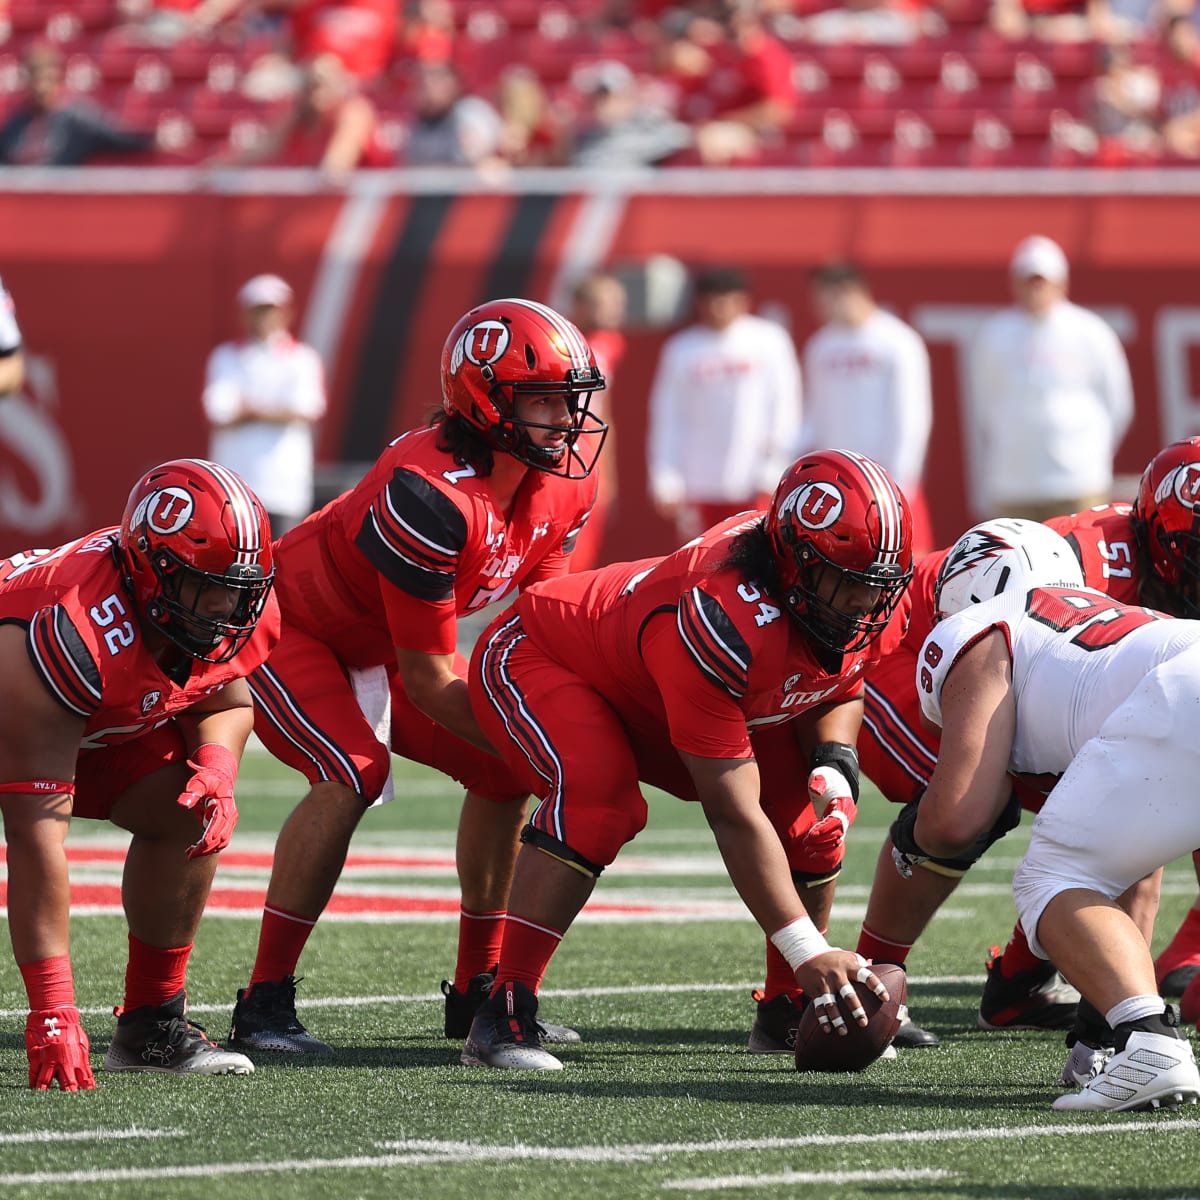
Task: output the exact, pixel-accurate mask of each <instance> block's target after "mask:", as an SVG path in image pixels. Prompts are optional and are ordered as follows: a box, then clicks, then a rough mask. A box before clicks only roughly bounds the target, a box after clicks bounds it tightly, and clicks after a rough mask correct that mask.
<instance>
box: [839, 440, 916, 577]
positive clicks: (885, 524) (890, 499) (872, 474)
mask: <svg viewBox="0 0 1200 1200" xmlns="http://www.w3.org/2000/svg"><path fill="white" fill-rule="evenodd" d="M837 453H839V454H841V455H842V456H843V457H844V458H846V459H848V460H849V461H850V462H851V463H853V464H854V465H855V466H857V467H858V469H859V470H860V471H861V472H862V474H863V477H864V478H865V479H866V481H867V486H868V487H869V488H870V489H871V496H872V498H873V499H874V501H875V508H876V512H877V513H878V514H879V555H878V561H879V562H880V563H883V564H889V565H890V564H892V563H896V562H899V560H900V552H901V551H902V550H903V549H904V508H903V505H902V503H901V499H900V494H899V492H898V490H897V488H896V485H895V483H894V482H893V481H892V477H891V476H890V475H889V474H888V473H887V472H886V471H885V470H884V469H883V468H882V467H881V466H880V465H879V464H878V463H877V462H875V460H874V459H871V458H866V457H865V456H864V455H862V454H857V453H856V452H855V451H853V450H839V451H838V452H837Z"/></svg>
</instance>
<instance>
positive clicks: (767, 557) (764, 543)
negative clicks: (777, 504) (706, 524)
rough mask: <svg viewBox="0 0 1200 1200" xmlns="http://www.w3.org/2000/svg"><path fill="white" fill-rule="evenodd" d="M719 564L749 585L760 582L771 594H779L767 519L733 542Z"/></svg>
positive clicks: (740, 534) (741, 534)
mask: <svg viewBox="0 0 1200 1200" xmlns="http://www.w3.org/2000/svg"><path fill="white" fill-rule="evenodd" d="M720 565H721V568H722V569H725V568H732V569H733V570H736V571H738V572H739V573H740V574H741V576H742V577H743V578H744V579H745V580H746V582H747V583H757V584H759V585H760V586H762V587H763V588H765V589H766V590H767V591H768V592H770V593H771V594H772V595H776V596H777V595H779V587H780V584H779V567H778V565H777V564H776V562H775V554H774V552H773V551H772V549H771V542H770V539H769V538H768V537H767V530H766V521H765V518H764V520H762V521H756V522H755V523H754V524H753V525H752V526H751V527H750V528H749V529H746V530H744V531H743V532H742V533H739V534H738V535H737V536H736V537H735V538H734V539H733V542H732V544H731V545H730V547H729V553H728V555H726V557H725V558H724V559H722V560H721V564H720Z"/></svg>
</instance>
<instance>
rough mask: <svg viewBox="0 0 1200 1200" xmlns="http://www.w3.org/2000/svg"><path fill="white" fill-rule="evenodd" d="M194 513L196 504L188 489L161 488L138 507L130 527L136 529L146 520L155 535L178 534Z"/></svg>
mask: <svg viewBox="0 0 1200 1200" xmlns="http://www.w3.org/2000/svg"><path fill="white" fill-rule="evenodd" d="M194 511H195V502H194V501H193V500H192V494H191V492H189V491H188V490H187V489H186V488H181V487H168V488H160V489H159V490H158V491H157V492H151V493H150V495H148V496H147V497H146V498H145V499H144V500H143V501H142V502H141V503H140V504H139V505H138V506H137V508H136V509H135V510H134V513H133V518H132V520H131V521H130V526H131V527H132V528H134V529H136V528H137V527H138V526H139V525H140V524H141V523H142V521H143V520H144V521H145V522H146V524H147V525H149V526H150V528H151V529H153V530H154V532H155V533H178V532H179V530H181V529H182V528H183V527H184V526H185V525H186V524H187V523H188V522H189V521H190V520H191V519H192V513H193V512H194Z"/></svg>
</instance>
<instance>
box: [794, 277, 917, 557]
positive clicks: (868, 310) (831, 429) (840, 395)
mask: <svg viewBox="0 0 1200 1200" xmlns="http://www.w3.org/2000/svg"><path fill="white" fill-rule="evenodd" d="M809 283H810V291H811V296H812V306H813V309H814V311H815V312H816V314H817V317H818V319H819V320H820V321H821V322H822V325H821V328H820V329H818V330H817V332H816V333H814V334H813V336H812V337H811V338H809V340H808V342H807V343H806V345H805V347H804V360H803V361H804V423H803V426H802V427H801V431H800V445H799V448H798V449H799V451H800V452H801V453H805V452H807V451H809V450H817V449H821V448H822V447H825V446H840V447H842V448H843V449H846V450H857V451H858V453H860V454H865V455H866V456H867V457H868V458H873V459H874V460H875V461H876V462H878V463H880V464H882V465H883V466H884V467H886V468H887V470H888V473H889V474H890V475H891V477H892V478H893V479H894V480H895V481H896V482H897V483H898V484H899V485H900V490H901V491H902V492H903V493H904V496H905V498H906V499H907V500H908V503H909V507H910V508H911V509H912V514H913V550H914V552H915V553H926V552H928V551H930V550H932V549H933V548H934V542H933V531H932V529H931V527H930V519H929V507H928V505H927V504H926V502H925V494H924V489H923V487H922V483H921V477H922V475H923V473H924V470H925V453H926V450H927V449H928V446H929V434H930V430H931V429H932V427H933V397H932V393H931V390H930V382H929V351H928V350H927V349H926V347H925V343H924V342H923V341H922V340H921V335H920V334H919V333H917V331H916V330H915V329H913V328H912V327H911V326H909V325H906V324H905V323H904V322H903V321H901V320H900V318H899V317H896V316H893V315H892V314H891V313H890V312H887V311H886V310H884V309H882V308H880V307H879V305H878V304H877V303H876V302H875V299H874V297H873V296H872V294H871V288H870V285H869V284H868V282H867V280H866V278H865V276H864V275H863V273H862V271H861V270H860V269H859V268H858V267H857V266H856V265H855V264H854V263H852V262H846V261H838V262H829V263H825V264H824V265H823V266H820V267H818V268H817V269H816V270H815V271H814V272H813V273H812V276H811V277H810V281H809Z"/></svg>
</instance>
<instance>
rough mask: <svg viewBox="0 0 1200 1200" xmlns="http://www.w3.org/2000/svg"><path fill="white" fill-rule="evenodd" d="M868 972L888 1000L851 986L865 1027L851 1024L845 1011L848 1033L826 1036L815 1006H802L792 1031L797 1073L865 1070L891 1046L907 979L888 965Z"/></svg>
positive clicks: (863, 987)
mask: <svg viewBox="0 0 1200 1200" xmlns="http://www.w3.org/2000/svg"><path fill="white" fill-rule="evenodd" d="M871 970H872V971H874V972H875V974H876V975H877V976H878V978H879V982H880V983H882V984H883V986H884V987H885V988H887V990H888V997H889V998H888V1000H887V1001H886V1002H885V1001H881V1000H880V999H879V997H878V996H876V995H875V993H874V992H873V991H872V990H871V989H870V988H869V987H868V986H867V985H866V984H865V983H856V984H855V985H854V987H855V989H856V991H857V992H858V995H859V999H860V1001H861V1003H862V1006H863V1008H864V1009H865V1010H866V1013H867V1022H868V1023H867V1025H866V1026H862V1025H858V1024H855V1022H853V1021H851V1020H850V1017H849V1015H848V1014H847V1013H846V1011H845V1009H844V1008H843V1009H842V1015H843V1016H845V1017H846V1028H847V1029H848V1030H849V1033H847V1034H846V1036H845V1037H842V1036H841V1035H840V1034H838V1033H826V1032H825V1030H824V1029H822V1028H821V1025H820V1022H818V1020H817V1011H816V1006H815V1005H813V1004H808V1005H805V1008H804V1013H803V1015H802V1016H801V1018H800V1025H799V1027H798V1028H797V1030H796V1070H797V1071H831V1072H840V1071H861V1070H863V1068H864V1067H869V1066H870V1065H871V1063H873V1062H874V1061H875V1060H876V1059H877V1058H878V1057H879V1056H880V1055H881V1054H882V1053H883V1052H884V1051H885V1050H886V1049H887V1048H888V1046H890V1045H891V1044H892V1038H894V1037H895V1036H896V1031H897V1030H898V1029H899V1028H900V1022H901V1020H902V1019H903V1017H904V1015H905V1013H906V1011H907V1009H906V1008H905V1002H906V1000H907V999H908V983H907V976H906V975H905V974H904V968H903V967H897V966H895V965H894V964H892V963H879V964H877V965H873V966H872V967H871Z"/></svg>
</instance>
